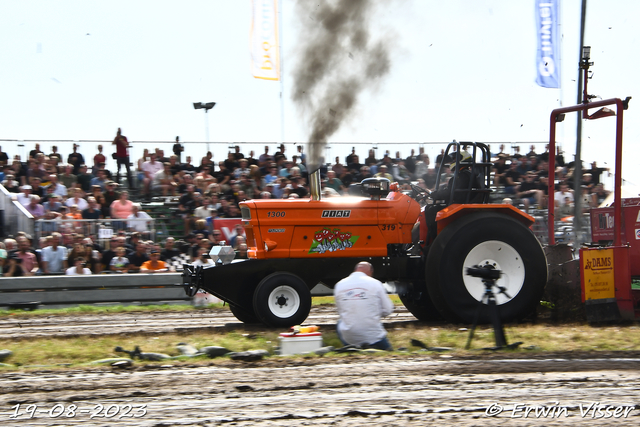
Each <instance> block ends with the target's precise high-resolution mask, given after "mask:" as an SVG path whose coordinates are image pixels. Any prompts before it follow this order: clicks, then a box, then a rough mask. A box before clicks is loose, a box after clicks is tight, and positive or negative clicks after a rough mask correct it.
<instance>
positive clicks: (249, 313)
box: [229, 304, 260, 323]
mask: <svg viewBox="0 0 640 427" xmlns="http://www.w3.org/2000/svg"><path fill="white" fill-rule="evenodd" d="M229 309H230V310H231V313H233V315H234V316H236V319H238V320H239V321H241V322H243V323H260V320H258V316H256V313H255V312H254V311H253V308H252V309H251V310H245V309H244V308H240V307H238V306H237V305H233V304H229Z"/></svg>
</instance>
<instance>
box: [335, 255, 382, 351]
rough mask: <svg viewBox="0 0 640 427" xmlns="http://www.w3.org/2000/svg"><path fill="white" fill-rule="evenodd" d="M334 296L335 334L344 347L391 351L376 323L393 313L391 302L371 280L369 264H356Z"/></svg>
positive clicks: (377, 283)
mask: <svg viewBox="0 0 640 427" xmlns="http://www.w3.org/2000/svg"><path fill="white" fill-rule="evenodd" d="M334 295H335V302H336V308H337V309H338V314H339V315H340V320H339V321H338V324H337V325H336V330H337V332H338V338H340V341H342V343H343V344H344V345H349V344H353V345H359V346H366V347H369V348H377V349H380V350H391V349H392V348H391V344H390V343H389V340H388V339H387V331H386V330H385V329H384V327H383V326H382V323H381V322H380V319H381V318H382V317H385V316H388V315H390V314H391V313H393V308H394V307H393V302H391V300H390V299H389V297H388V296H387V292H386V291H385V289H384V287H383V286H382V283H381V282H380V281H378V280H376V279H374V278H373V267H372V266H371V264H369V263H368V262H360V263H358V265H356V268H355V270H354V271H353V273H351V274H350V275H349V276H348V277H347V278H345V279H342V280H341V281H339V282H338V283H337V284H336V286H335V288H334Z"/></svg>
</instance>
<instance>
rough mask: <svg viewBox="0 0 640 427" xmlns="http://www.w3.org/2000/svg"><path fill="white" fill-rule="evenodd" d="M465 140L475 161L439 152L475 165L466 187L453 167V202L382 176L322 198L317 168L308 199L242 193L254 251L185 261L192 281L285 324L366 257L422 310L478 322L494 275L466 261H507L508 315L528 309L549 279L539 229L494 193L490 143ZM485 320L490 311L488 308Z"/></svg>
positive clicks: (246, 315)
mask: <svg viewBox="0 0 640 427" xmlns="http://www.w3.org/2000/svg"><path fill="white" fill-rule="evenodd" d="M465 146H466V148H467V150H469V151H464V153H468V155H467V156H465V157H466V159H468V161H466V162H464V161H463V159H461V157H463V156H461V155H459V154H458V153H463V152H461V148H462V147H461V146H460V143H457V142H454V143H451V144H449V146H448V147H447V149H446V151H445V155H444V156H443V159H442V161H441V164H440V172H443V171H444V168H445V167H446V166H447V165H446V164H445V162H446V159H448V158H451V157H454V156H455V155H457V158H458V166H459V167H460V166H465V167H466V168H467V170H470V171H471V174H472V176H473V179H471V180H469V179H467V180H466V181H468V182H469V185H468V188H459V187H461V186H460V185H459V184H460V182H463V181H464V180H463V179H462V177H461V173H460V172H459V170H458V168H455V170H454V172H453V175H452V177H451V179H450V182H449V185H448V188H449V194H448V197H444V199H446V200H449V202H447V201H438V200H433V199H432V198H430V194H429V192H428V191H427V190H425V189H423V188H421V187H417V186H412V191H410V192H407V193H409V194H405V193H403V192H402V191H400V190H399V186H398V184H396V183H390V182H389V181H388V180H386V179H382V178H369V179H366V180H364V181H363V182H362V183H360V184H358V186H359V188H360V191H361V193H362V195H363V196H360V197H351V196H349V197H347V196H345V197H332V198H324V199H321V198H320V180H319V175H318V174H317V172H316V173H315V175H314V174H312V175H311V177H310V187H311V193H312V197H311V198H310V199H289V200H249V201H246V202H242V203H241V204H240V208H241V211H242V219H243V224H244V227H245V231H246V235H247V244H248V245H249V247H250V249H249V259H246V260H233V261H232V262H230V263H226V264H225V263H222V262H220V259H218V262H217V263H216V265H215V266H211V267H208V268H207V267H205V268H203V267H201V266H199V267H194V266H192V265H189V264H186V265H185V269H184V273H183V286H184V287H185V290H186V292H187V293H189V294H194V293H195V292H196V291H197V289H204V290H205V291H207V292H210V293H211V294H213V295H215V296H216V297H218V298H220V299H222V300H224V301H226V302H227V303H228V304H229V306H230V308H231V311H232V312H233V314H234V315H235V316H236V317H237V318H238V319H239V320H240V321H242V322H247V323H252V322H262V323H264V324H266V325H269V326H274V327H288V326H291V325H295V324H300V323H302V322H303V321H304V320H305V319H306V318H307V316H308V314H309V311H310V308H311V292H310V289H312V288H313V287H314V286H316V285H317V284H318V283H323V284H325V285H326V286H328V287H333V286H334V285H335V284H336V283H337V282H338V281H339V280H341V279H342V278H344V277H346V276H348V275H349V274H350V273H351V272H352V271H353V269H354V267H355V265H356V264H357V263H358V262H360V261H368V262H370V263H371V264H372V265H373V267H374V277H376V278H377V279H379V280H381V281H383V282H395V284H396V289H397V290H398V294H399V296H400V298H401V300H402V302H403V303H404V304H405V306H406V307H407V309H408V310H409V311H410V312H411V313H413V315H415V316H416V317H417V318H418V319H421V320H431V319H438V318H441V317H444V318H445V319H447V320H449V321H454V322H471V320H472V319H473V317H474V315H475V312H476V309H477V306H478V301H480V300H481V298H482V296H483V293H484V290H485V287H484V285H483V283H482V281H481V279H479V278H476V277H471V276H468V275H465V271H466V268H467V267H471V266H474V265H483V266H490V267H488V268H495V269H498V270H501V271H502V275H501V277H500V279H499V280H498V281H497V285H499V286H502V287H504V288H505V289H506V292H504V293H501V294H499V295H498V296H497V303H498V304H499V310H500V316H501V317H502V319H503V321H511V320H516V319H520V318H522V317H525V316H527V315H528V314H530V313H531V312H532V311H533V310H534V309H535V307H536V305H537V304H538V302H539V301H540V298H541V296H542V293H543V290H544V286H545V284H546V281H547V261H546V257H545V254H544V251H543V249H542V247H541V246H540V243H539V242H538V240H537V239H536V238H535V236H534V235H533V233H532V231H531V229H530V226H531V225H532V224H533V221H534V219H533V218H532V217H531V216H529V215H527V214H525V213H523V212H521V211H519V210H518V209H516V208H514V207H513V206H511V205H506V204H488V200H489V192H490V190H489V169H490V165H491V163H490V153H489V150H488V147H487V146H486V145H484V144H481V143H465ZM476 159H477V160H476ZM467 173H468V172H467ZM441 176H442V175H441V174H440V173H439V174H438V178H437V182H436V188H439V185H440V180H441ZM456 181H457V183H458V186H457V187H458V188H457V187H456ZM466 181H464V182H466ZM463 187H464V186H463ZM452 200H453V201H457V202H458V203H451V202H450V201H452ZM460 202H462V203H460ZM423 204H425V206H422V205H423ZM429 229H431V232H430V231H429ZM214 250H216V251H220V249H219V248H218V249H216V248H214ZM216 258H219V257H216ZM480 321H482V322H488V321H490V320H489V319H488V313H487V314H486V316H485V317H484V318H482V317H481V318H480Z"/></svg>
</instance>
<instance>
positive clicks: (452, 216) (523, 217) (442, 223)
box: [436, 204, 535, 234]
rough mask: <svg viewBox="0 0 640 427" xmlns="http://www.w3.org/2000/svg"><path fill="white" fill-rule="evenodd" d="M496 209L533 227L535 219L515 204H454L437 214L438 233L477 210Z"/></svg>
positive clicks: (495, 210)
mask: <svg viewBox="0 0 640 427" xmlns="http://www.w3.org/2000/svg"><path fill="white" fill-rule="evenodd" d="M487 211H494V212H499V213H502V214H505V215H508V216H510V217H512V218H514V219H516V220H518V221H520V222H521V223H522V224H523V225H524V226H525V227H531V226H532V225H533V224H534V223H535V219H534V218H533V217H532V216H531V215H528V214H526V213H524V212H522V211H521V210H519V209H517V208H516V207H514V206H513V205H506V204H505V205H502V204H500V205H493V204H465V205H461V204H453V205H450V206H447V207H446V208H444V209H442V210H441V211H439V212H438V214H437V215H436V223H437V224H438V234H440V232H442V230H444V228H445V227H446V226H447V225H449V224H451V223H452V222H453V221H456V220H458V219H460V218H462V217H464V216H467V215H469V214H472V213H475V212H487Z"/></svg>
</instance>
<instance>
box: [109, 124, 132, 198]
mask: <svg viewBox="0 0 640 427" xmlns="http://www.w3.org/2000/svg"><path fill="white" fill-rule="evenodd" d="M112 144H113V145H115V146H116V152H115V159H116V161H117V162H118V172H116V182H118V183H120V167H121V166H122V165H124V167H125V169H126V170H127V183H128V184H129V188H133V183H132V181H131V167H130V165H129V147H130V145H129V140H127V137H126V136H124V135H122V130H121V129H120V128H118V133H117V134H116V137H115V139H114V140H113V142H112Z"/></svg>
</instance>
